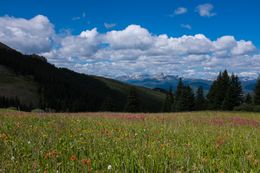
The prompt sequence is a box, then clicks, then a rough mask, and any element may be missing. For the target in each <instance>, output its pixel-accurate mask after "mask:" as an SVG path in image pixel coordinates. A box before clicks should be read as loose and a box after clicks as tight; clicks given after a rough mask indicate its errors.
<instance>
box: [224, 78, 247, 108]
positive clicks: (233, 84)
mask: <svg viewBox="0 0 260 173" xmlns="http://www.w3.org/2000/svg"><path fill="white" fill-rule="evenodd" d="M242 101H243V91H242V86H241V83H240V81H239V79H238V77H237V76H235V75H234V74H232V76H231V78H230V85H229V88H228V91H227V93H226V95H225V99H224V101H223V103H222V109H223V110H233V109H234V107H235V106H239V105H241V104H242Z"/></svg>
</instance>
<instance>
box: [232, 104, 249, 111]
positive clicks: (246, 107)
mask: <svg viewBox="0 0 260 173" xmlns="http://www.w3.org/2000/svg"><path fill="white" fill-rule="evenodd" d="M234 111H242V112H253V111H254V105H251V104H242V105H240V106H236V107H235V108H234Z"/></svg>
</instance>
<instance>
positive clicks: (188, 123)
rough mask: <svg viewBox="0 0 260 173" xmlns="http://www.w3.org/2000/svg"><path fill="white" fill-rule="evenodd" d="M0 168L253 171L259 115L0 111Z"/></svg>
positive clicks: (257, 163) (258, 168) (257, 168)
mask: <svg viewBox="0 0 260 173" xmlns="http://www.w3.org/2000/svg"><path fill="white" fill-rule="evenodd" d="M0 153H1V155H0V172H45V173H46V172H48V173H49V172H260V114H259V113H258V114H257V113H236V112H232V113H231V112H193V113H189V112H187V113H169V114H126V113H77V114H73V113H64V114H55V113H52V114H36V113H25V112H15V111H7V110H0Z"/></svg>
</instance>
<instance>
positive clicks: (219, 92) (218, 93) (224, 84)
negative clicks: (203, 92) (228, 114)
mask: <svg viewBox="0 0 260 173" xmlns="http://www.w3.org/2000/svg"><path fill="white" fill-rule="evenodd" d="M229 86H230V77H229V75H228V72H227V70H225V71H224V72H223V73H222V72H220V73H219V75H218V77H217V79H216V80H215V81H214V82H213V84H212V86H211V88H210V90H209V93H208V95H207V98H208V103H209V108H210V109H221V108H222V105H223V101H224V99H225V97H226V94H227V92H228V90H229Z"/></svg>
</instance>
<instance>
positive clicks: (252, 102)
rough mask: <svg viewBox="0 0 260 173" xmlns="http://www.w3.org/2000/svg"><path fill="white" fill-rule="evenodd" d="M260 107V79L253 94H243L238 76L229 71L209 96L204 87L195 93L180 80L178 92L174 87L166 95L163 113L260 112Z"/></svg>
mask: <svg viewBox="0 0 260 173" xmlns="http://www.w3.org/2000/svg"><path fill="white" fill-rule="evenodd" d="M257 105H259V107H260V78H259V79H258V80H257V84H256V87H255V90H254V92H253V93H251V94H250V93H247V94H245V93H243V89H242V86H241V82H240V81H239V78H238V76H236V75H234V74H231V75H229V74H228V72H227V70H225V71H223V72H220V73H219V75H218V77H217V79H216V80H215V81H213V83H212V85H211V88H210V90H209V92H208V93H207V94H205V93H204V90H203V87H201V86H200V87H198V88H197V89H196V91H195V92H194V91H193V90H192V88H191V87H190V86H189V85H184V83H183V81H182V79H181V78H180V79H179V83H178V85H177V88H176V91H175V92H174V93H173V91H172V87H170V89H169V91H168V92H167V94H166V97H165V101H164V105H163V108H162V112H181V111H195V110H242V111H243V110H244V111H258V110H257V109H259V108H257ZM256 108H257V109H256Z"/></svg>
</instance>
